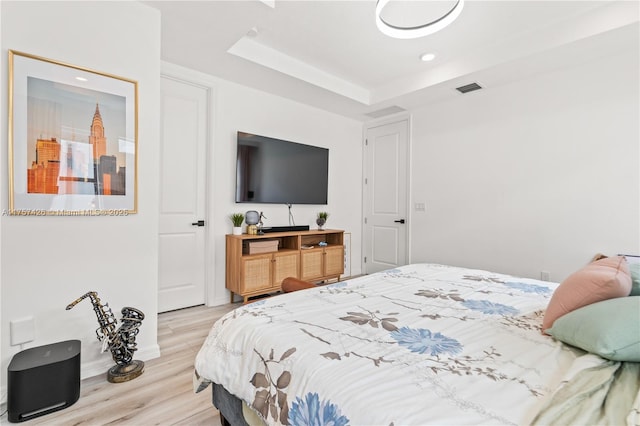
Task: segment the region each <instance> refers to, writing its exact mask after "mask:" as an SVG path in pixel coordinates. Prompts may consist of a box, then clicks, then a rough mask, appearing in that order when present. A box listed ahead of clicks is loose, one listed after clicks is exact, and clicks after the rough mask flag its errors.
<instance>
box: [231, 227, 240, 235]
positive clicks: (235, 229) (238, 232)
mask: <svg viewBox="0 0 640 426" xmlns="http://www.w3.org/2000/svg"><path fill="white" fill-rule="evenodd" d="M233 235H242V226H234V227H233Z"/></svg>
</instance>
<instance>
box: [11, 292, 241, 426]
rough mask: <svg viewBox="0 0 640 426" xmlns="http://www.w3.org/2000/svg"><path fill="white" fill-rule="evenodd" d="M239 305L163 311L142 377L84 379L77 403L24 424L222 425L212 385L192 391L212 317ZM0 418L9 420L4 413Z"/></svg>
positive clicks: (214, 318)
mask: <svg viewBox="0 0 640 426" xmlns="http://www.w3.org/2000/svg"><path fill="white" fill-rule="evenodd" d="M238 306H239V304H234V305H232V304H227V305H222V306H216V307H213V308H207V307H204V306H198V307H194V308H188V309H183V310H179V311H173V312H167V313H163V314H160V315H159V316H158V344H159V345H160V351H161V356H160V358H157V359H153V360H150V361H147V362H145V371H144V373H143V374H142V375H141V376H139V377H137V378H136V379H134V380H132V381H130V382H125V383H116V384H114V383H109V382H107V379H106V374H105V375H104V376H97V377H91V378H88V379H85V380H83V381H82V383H81V388H80V399H79V400H78V402H76V403H75V404H74V405H72V406H71V407H69V408H66V409H64V410H61V411H58V412H55V413H51V414H49V415H46V416H42V417H39V418H35V419H33V420H30V421H27V422H24V423H22V424H24V425H39V424H47V425H109V424H121V425H136V426H137V425H144V426H146V425H205V424H206V425H219V424H220V417H219V415H218V412H217V410H216V409H215V408H214V407H213V405H211V390H210V388H207V389H206V390H204V391H202V392H200V393H198V394H195V393H193V384H192V373H193V362H194V360H195V357H196V354H197V352H198V350H199V349H200V346H201V345H202V342H203V341H204V339H205V338H206V337H207V334H208V333H209V329H210V328H211V326H212V325H213V323H214V321H215V320H217V319H218V318H220V317H221V316H222V315H224V314H225V313H227V312H228V311H230V310H232V309H234V308H236V307H238ZM2 420H3V423H5V422H6V415H5V416H3V419H2Z"/></svg>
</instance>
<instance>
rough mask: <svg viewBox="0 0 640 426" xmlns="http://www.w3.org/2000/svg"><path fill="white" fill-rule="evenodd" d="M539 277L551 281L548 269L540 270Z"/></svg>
mask: <svg viewBox="0 0 640 426" xmlns="http://www.w3.org/2000/svg"><path fill="white" fill-rule="evenodd" d="M540 279H541V280H542V281H551V274H550V273H549V271H540Z"/></svg>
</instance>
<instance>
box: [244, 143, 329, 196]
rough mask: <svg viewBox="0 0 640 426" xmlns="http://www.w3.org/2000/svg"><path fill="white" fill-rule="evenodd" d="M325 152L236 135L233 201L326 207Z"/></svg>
mask: <svg viewBox="0 0 640 426" xmlns="http://www.w3.org/2000/svg"><path fill="white" fill-rule="evenodd" d="M328 181H329V150H328V149H327V148H321V147H317V146H311V145H304V144H301V143H295V142H289V141H285V140H281V139H274V138H269V137H266V136H259V135H254V134H251V133H244V132H238V144H237V159H236V202H237V203H272V204H276V203H277V204H327V186H328Z"/></svg>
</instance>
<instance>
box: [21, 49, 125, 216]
mask: <svg viewBox="0 0 640 426" xmlns="http://www.w3.org/2000/svg"><path fill="white" fill-rule="evenodd" d="M137 98H138V83H137V82H136V81H133V80H129V79H127V78H123V77H118V76H115V75H111V74H107V73H103V72H98V71H93V70H90V69H87V68H83V67H79V66H75V65H70V64H66V63H63V62H59V61H54V60H51V59H46V58H42V57H39V56H35V55H30V54H26V53H22V52H17V51H13V50H10V51H9V187H10V188H9V213H10V214H12V215H43V216H44V215H73V216H83V215H88V216H101V215H105V216H125V215H128V214H131V213H136V212H137V165H138V161H137V155H138V153H137V151H138V150H137V134H138V131H137V128H138V99H137Z"/></svg>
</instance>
